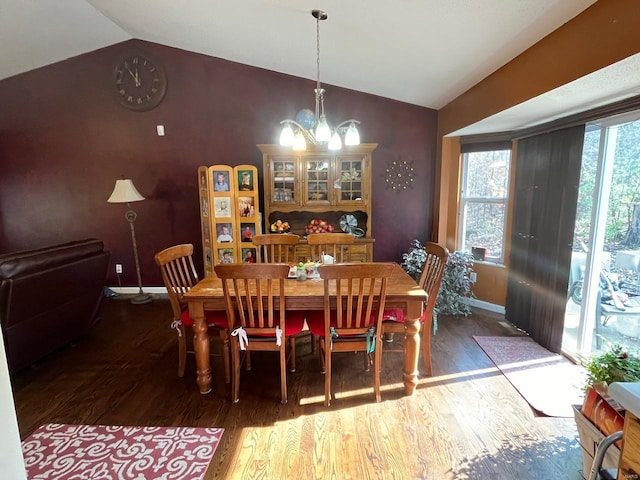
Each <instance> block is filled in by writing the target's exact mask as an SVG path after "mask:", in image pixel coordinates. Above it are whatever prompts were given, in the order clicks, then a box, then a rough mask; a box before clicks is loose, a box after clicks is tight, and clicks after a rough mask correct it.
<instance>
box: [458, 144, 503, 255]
mask: <svg viewBox="0 0 640 480" xmlns="http://www.w3.org/2000/svg"><path fill="white" fill-rule="evenodd" d="M462 162H463V163H462V192H461V198H460V237H459V238H460V240H459V242H460V244H459V246H458V248H459V249H460V250H462V251H463V252H472V253H474V257H475V258H476V259H477V260H486V261H489V262H496V263H504V240H505V239H504V236H505V221H506V218H507V215H506V213H507V202H508V200H509V196H508V195H509V170H510V166H511V150H504V149H503V150H491V151H473V152H467V153H464V154H463V157H462Z"/></svg>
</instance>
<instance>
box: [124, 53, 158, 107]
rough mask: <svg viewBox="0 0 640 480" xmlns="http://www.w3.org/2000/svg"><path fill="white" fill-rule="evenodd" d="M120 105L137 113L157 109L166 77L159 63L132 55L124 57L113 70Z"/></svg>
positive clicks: (142, 56)
mask: <svg viewBox="0 0 640 480" xmlns="http://www.w3.org/2000/svg"><path fill="white" fill-rule="evenodd" d="M114 80H115V84H116V89H117V93H118V97H119V99H120V104H121V105H123V106H125V107H127V108H129V109H131V110H135V111H138V112H142V111H146V110H151V109H152V108H155V107H157V106H158V105H159V104H160V102H162V99H163V98H164V94H165V93H166V91H167V76H166V74H165V71H164V69H163V68H162V67H161V66H160V64H159V63H157V62H153V61H151V60H150V59H149V58H148V57H146V56H144V55H141V54H137V53H132V54H129V55H124V56H123V57H122V58H121V59H120V61H119V62H118V64H117V65H116V67H115V69H114Z"/></svg>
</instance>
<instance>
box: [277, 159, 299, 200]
mask: <svg viewBox="0 0 640 480" xmlns="http://www.w3.org/2000/svg"><path fill="white" fill-rule="evenodd" d="M297 175H298V159H297V158H295V157H285V158H272V159H271V179H272V184H271V202H272V203H283V204H297V203H299V198H298V191H297V185H298V182H297V181H296V180H297V178H296V177H297Z"/></svg>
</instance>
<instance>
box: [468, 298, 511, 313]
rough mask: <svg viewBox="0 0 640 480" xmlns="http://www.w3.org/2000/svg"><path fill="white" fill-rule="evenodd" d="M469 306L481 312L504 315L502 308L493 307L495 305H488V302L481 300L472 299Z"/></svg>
mask: <svg viewBox="0 0 640 480" xmlns="http://www.w3.org/2000/svg"><path fill="white" fill-rule="evenodd" d="M471 306H472V307H478V308H481V309H483V310H488V311H489V312H494V313H501V314H502V315H504V313H505V309H504V306H502V305H495V304H493V303H489V302H483V301H482V300H478V299H476V298H472V299H471Z"/></svg>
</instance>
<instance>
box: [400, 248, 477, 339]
mask: <svg viewBox="0 0 640 480" xmlns="http://www.w3.org/2000/svg"><path fill="white" fill-rule="evenodd" d="M425 259H426V252H425V250H424V246H423V245H422V244H421V243H420V241H419V240H414V241H413V242H411V247H410V248H409V251H408V252H405V253H403V254H402V263H401V266H402V268H403V269H404V270H405V271H406V272H407V273H408V274H409V275H411V277H413V279H414V280H415V281H416V282H417V281H418V280H419V279H420V274H421V273H422V267H423V266H424V262H425ZM472 271H473V256H472V255H471V254H470V253H465V252H460V251H456V252H453V253H450V254H449V260H448V261H447V265H446V266H445V269H444V275H443V277H442V284H441V285H440V292H439V294H438V300H437V301H436V307H435V309H434V312H433V313H434V315H433V317H434V318H433V319H434V327H435V325H436V317H437V314H439V313H440V314H443V315H461V316H464V317H466V316H467V315H469V314H470V313H471V299H472V298H473V292H472V290H471V280H470V278H469V277H470V274H471V272H472Z"/></svg>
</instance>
